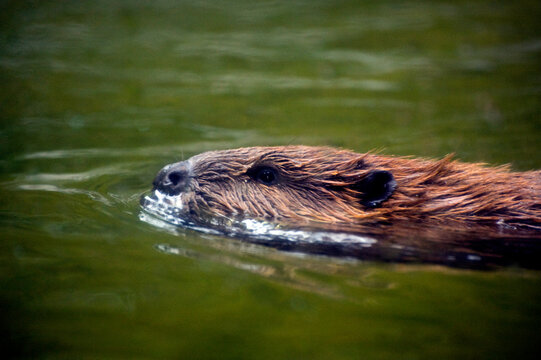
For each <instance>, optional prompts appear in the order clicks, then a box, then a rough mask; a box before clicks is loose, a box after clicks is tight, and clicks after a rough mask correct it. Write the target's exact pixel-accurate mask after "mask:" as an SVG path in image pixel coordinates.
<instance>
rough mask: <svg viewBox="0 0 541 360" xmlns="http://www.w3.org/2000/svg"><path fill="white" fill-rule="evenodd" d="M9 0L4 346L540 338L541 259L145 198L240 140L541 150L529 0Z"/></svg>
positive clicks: (281, 354) (481, 156)
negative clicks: (169, 177)
mask: <svg viewBox="0 0 541 360" xmlns="http://www.w3.org/2000/svg"><path fill="white" fill-rule="evenodd" d="M0 4H1V8H0V27H1V28H0V83H1V88H0V151H1V157H0V171H1V173H0V199H1V200H0V234H1V235H0V239H1V240H0V311H1V313H0V330H1V333H0V339H1V340H0V342H1V343H2V345H3V346H2V348H3V349H6V350H5V352H4V353H6V354H8V355H12V356H14V357H31V358H66V359H72V358H175V359H197V358H219V359H253V358H259V359H286V358H290V359H302V358H305V359H335V358H336V359H349V358H356V359H359V358H362V359H451V358H452V359H456V358H471V359H498V358H501V359H507V358H517V359H518V358H522V359H524V358H536V355H538V354H537V352H538V348H539V345H538V344H539V343H540V341H541V331H540V327H539V322H540V313H541V290H540V289H541V287H540V286H541V277H540V276H539V272H534V271H526V270H522V269H509V268H508V269H502V270H500V271H494V272H473V271H464V270H461V271H459V270H450V269H444V268H439V267H431V266H422V265H407V266H406V265H392V264H377V263H370V262H356V261H349V260H339V259H333V258H324V257H323V258H322V257H314V256H300V255H295V254H287V253H282V252H279V251H276V250H272V249H268V248H263V247H260V246H255V245H248V244H245V243H242V242H239V241H237V240H233V239H224V238H219V237H213V236H208V235H202V234H199V233H194V232H190V231H180V232H177V233H175V232H174V231H171V232H168V231H166V230H165V229H158V228H155V227H153V226H151V225H149V224H147V223H144V222H141V221H140V220H139V219H138V213H139V207H138V199H139V197H140V195H141V194H142V193H143V192H145V191H146V190H148V189H149V187H150V183H151V181H152V178H153V176H154V174H155V173H156V172H157V170H159V168H161V166H162V165H164V164H166V163H169V162H173V161H178V160H180V159H183V158H187V157H189V156H191V155H193V154H196V153H199V152H201V151H205V150H210V149H220V148H231V147H238V146H249V145H276V144H278V145H280V144H289V143H293V144H309V145H331V146H339V147H345V148H349V149H353V150H356V151H360V152H362V151H367V150H374V149H375V150H381V151H382V152H383V153H385V154H396V155H417V156H427V157H441V156H443V155H445V154H447V153H450V152H454V153H456V154H457V157H458V158H460V159H462V160H466V161H476V162H477V161H478V162H488V163H491V164H503V163H510V164H511V165H512V167H513V168H514V169H516V170H527V169H535V168H540V167H541V146H539V144H540V143H541V116H540V115H541V71H540V70H541V65H540V64H541V35H540V34H541V25H540V24H541V22H540V20H539V19H541V3H540V2H539V1H515V2H511V1H452V2H443V1H396V0H395V1H363V2H359V1H313V0H312V1H281V0H276V1H255V2H254V1H172V0H158V1H149V2H142V1H140V2H139V1H112V0H108V1H1V2H0ZM165 244H167V245H168V246H170V248H169V249H172V250H171V251H169V252H164V251H162V250H160V249H163V247H160V245H165ZM176 253H178V255H175V254H176Z"/></svg>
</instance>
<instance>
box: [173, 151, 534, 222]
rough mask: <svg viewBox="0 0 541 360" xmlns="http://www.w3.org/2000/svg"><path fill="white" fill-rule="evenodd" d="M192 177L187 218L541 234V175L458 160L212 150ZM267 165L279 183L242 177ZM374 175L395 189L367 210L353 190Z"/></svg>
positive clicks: (186, 196)
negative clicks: (492, 227)
mask: <svg viewBox="0 0 541 360" xmlns="http://www.w3.org/2000/svg"><path fill="white" fill-rule="evenodd" d="M190 162H191V165H192V172H193V178H192V179H191V182H190V185H189V187H188V189H186V191H185V192H184V193H183V194H182V199H183V202H184V204H186V205H187V208H188V209H189V211H190V212H191V213H192V214H199V213H201V212H205V213H211V214H216V215H224V216H233V215H239V216H245V217H252V218H261V219H273V220H278V221H285V222H319V223H350V224H351V223H359V224H361V223H373V222H392V221H394V220H406V221H428V220H430V221H439V222H442V223H446V224H449V222H472V223H473V222H477V223H487V224H488V223H493V224H496V223H499V224H502V223H505V224H509V225H514V226H519V227H525V228H531V229H534V230H535V229H538V230H539V229H541V202H540V198H541V171H531V172H522V173H521V172H511V171H509V168H508V167H507V166H500V167H487V166H485V165H483V164H468V163H462V162H459V161H455V160H452V159H451V156H448V157H445V158H444V159H441V160H436V161H434V160H426V159H416V158H405V157H390V156H382V155H376V154H370V153H368V154H358V153H354V152H351V151H345V150H337V149H333V148H325V147H308V146H285V147H283V146H280V147H252V148H241V149H234V150H224V151H212V152H206V153H203V154H200V155H197V156H195V157H193V158H191V159H190ZM261 165H265V166H271V167H274V168H275V169H276V170H277V171H278V174H279V178H278V181H277V183H276V184H273V185H265V184H263V183H261V182H259V181H257V180H254V179H252V178H251V177H250V176H249V175H248V174H247V172H248V171H249V169H251V168H252V167H254V166H261ZM372 170H386V171H389V172H391V173H392V174H393V176H394V178H395V180H396V182H397V187H396V190H395V191H394V193H393V194H392V195H391V197H390V198H389V199H388V200H386V201H384V202H383V203H382V204H381V206H379V207H377V208H366V207H365V206H363V205H362V204H361V202H360V200H359V199H360V197H361V194H359V193H358V192H357V191H356V190H355V184H357V183H358V182H359V181H360V180H361V179H363V178H364V177H365V176H366V175H367V174H368V173H369V172H370V171H372Z"/></svg>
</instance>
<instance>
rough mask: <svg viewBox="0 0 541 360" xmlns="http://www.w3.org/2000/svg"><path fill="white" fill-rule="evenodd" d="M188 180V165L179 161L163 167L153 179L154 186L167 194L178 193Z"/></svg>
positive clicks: (186, 184)
mask: <svg viewBox="0 0 541 360" xmlns="http://www.w3.org/2000/svg"><path fill="white" fill-rule="evenodd" d="M189 182H190V166H189V164H188V163H187V162H179V163H175V164H171V165H168V166H166V167H164V168H163V169H162V170H161V171H160V172H159V173H158V175H157V176H156V178H155V179H154V182H153V184H154V188H155V189H157V190H159V191H161V192H162V193H165V194H167V195H178V194H180V193H181V192H183V191H184V190H185V188H186V187H187V186H188V183H189Z"/></svg>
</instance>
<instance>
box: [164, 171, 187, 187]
mask: <svg viewBox="0 0 541 360" xmlns="http://www.w3.org/2000/svg"><path fill="white" fill-rule="evenodd" d="M185 177H186V176H185V174H184V173H181V172H180V171H173V172H171V173H169V174H167V179H168V180H169V181H170V182H171V184H173V186H176V185H178V184H179V183H180V182H181V181H182V180H184V178H185Z"/></svg>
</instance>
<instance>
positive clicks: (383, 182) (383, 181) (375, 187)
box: [355, 170, 396, 208]
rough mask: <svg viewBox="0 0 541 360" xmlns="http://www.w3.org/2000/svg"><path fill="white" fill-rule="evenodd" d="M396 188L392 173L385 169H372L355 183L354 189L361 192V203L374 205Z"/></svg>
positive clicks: (382, 200) (368, 205)
mask: <svg viewBox="0 0 541 360" xmlns="http://www.w3.org/2000/svg"><path fill="white" fill-rule="evenodd" d="M395 189H396V181H395V180H394V177H393V174H391V173H390V172H388V171H385V170H373V171H370V172H369V173H368V175H366V176H365V177H364V178H363V179H362V180H361V181H359V182H358V183H357V184H355V190H357V191H359V192H361V204H363V205H364V206H366V207H370V208H373V207H376V206H379V205H380V204H381V203H382V202H384V201H385V200H387V199H388V198H389V197H390V196H391V195H392V193H393V192H394V190H395Z"/></svg>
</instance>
